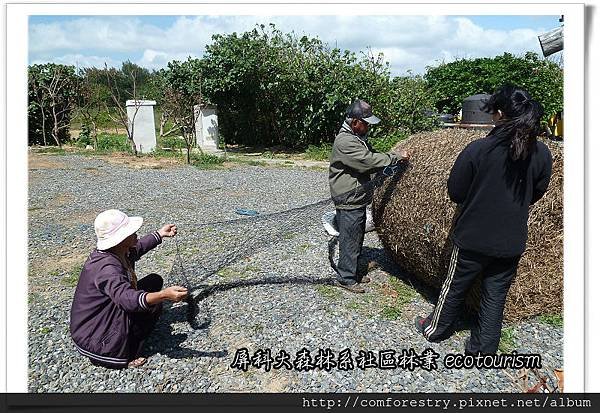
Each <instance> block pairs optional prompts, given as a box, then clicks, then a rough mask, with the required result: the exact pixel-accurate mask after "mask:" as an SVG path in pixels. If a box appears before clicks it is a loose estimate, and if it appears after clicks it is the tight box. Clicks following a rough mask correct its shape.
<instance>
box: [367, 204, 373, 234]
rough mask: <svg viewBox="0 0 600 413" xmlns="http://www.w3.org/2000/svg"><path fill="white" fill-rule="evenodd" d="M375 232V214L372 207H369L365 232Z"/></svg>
mask: <svg viewBox="0 0 600 413" xmlns="http://www.w3.org/2000/svg"><path fill="white" fill-rule="evenodd" d="M371 231H375V223H374V222H373V212H372V211H371V205H369V206H367V222H366V223H365V232H371Z"/></svg>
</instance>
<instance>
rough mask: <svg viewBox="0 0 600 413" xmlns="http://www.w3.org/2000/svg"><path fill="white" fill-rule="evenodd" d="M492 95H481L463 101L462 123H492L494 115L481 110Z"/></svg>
mask: <svg viewBox="0 0 600 413" xmlns="http://www.w3.org/2000/svg"><path fill="white" fill-rule="evenodd" d="M489 98H490V95H486V94H480V95H473V96H469V97H468V98H466V99H465V100H463V104H462V119H461V121H460V123H468V124H477V125H486V124H491V123H492V114H491V113H487V112H484V111H482V110H481V107H482V106H483V104H484V102H485V101H486V100H487V99H489Z"/></svg>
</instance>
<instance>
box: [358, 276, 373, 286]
mask: <svg viewBox="0 0 600 413" xmlns="http://www.w3.org/2000/svg"><path fill="white" fill-rule="evenodd" d="M359 282H360V283H361V284H367V283H370V282H371V277H369V276H368V275H365V276H364V277H362V278H361V279H360V281H359Z"/></svg>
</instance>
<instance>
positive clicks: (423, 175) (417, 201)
mask: <svg viewBox="0 0 600 413" xmlns="http://www.w3.org/2000/svg"><path fill="white" fill-rule="evenodd" d="M486 133H487V132H486V131H476V130H465V129H442V130H438V131H434V132H426V133H419V134H416V135H413V136H411V137H410V138H409V139H407V140H405V141H403V142H401V143H400V144H399V145H398V147H400V148H404V149H407V150H409V151H410V152H411V161H410V165H409V167H408V168H407V170H406V171H405V172H404V173H403V174H398V175H397V176H395V177H393V178H391V179H389V180H388V181H387V182H386V183H385V184H384V185H382V186H381V187H380V188H378V189H377V191H376V192H375V194H374V200H373V217H374V220H375V224H376V226H377V232H378V234H379V238H380V239H381V241H382V243H383V245H384V247H385V248H386V250H387V251H388V252H389V253H390V254H391V256H392V257H393V258H394V260H395V261H396V262H397V264H399V265H400V266H401V267H402V268H403V269H404V270H405V271H407V272H408V273H409V274H412V275H414V276H415V277H417V278H418V279H420V280H421V281H423V282H424V283H425V284H427V285H430V286H432V287H435V288H438V289H439V288H440V287H441V285H442V283H443V282H444V279H445V277H446V273H447V266H448V263H449V260H450V252H451V247H452V245H451V240H450V238H449V233H450V230H451V227H452V224H453V219H454V214H455V212H456V204H454V203H453V202H452V201H450V198H449V197H448V192H447V187H446V183H447V181H448V176H449V175H450V169H451V168H452V165H453V164H454V161H455V160H456V157H457V156H458V154H459V153H460V151H461V150H462V149H463V148H464V147H465V146H466V145H467V144H468V143H469V142H471V141H473V140H474V139H477V138H480V137H483V136H485V135H486ZM544 143H546V144H547V145H548V147H549V148H550V150H551V152H552V156H553V166H552V178H551V180H550V186H549V188H548V192H546V194H545V195H544V197H543V198H542V199H541V200H539V201H538V202H537V203H536V204H535V205H534V206H533V207H531V209H530V213H529V222H528V225H529V236H528V241H527V249H526V251H525V253H524V254H523V256H522V258H521V261H520V263H519V268H518V271H517V276H516V278H515V280H514V282H513V285H512V287H511V289H510V291H509V294H508V298H507V302H506V307H505V312H504V318H505V320H507V321H509V322H513V321H517V320H521V319H526V318H530V317H532V316H535V315H539V314H550V313H561V312H562V302H563V149H562V145H560V144H557V143H555V142H551V141H548V140H544ZM478 303H479V285H478V283H475V284H474V286H473V288H472V289H471V292H470V293H469V296H468V298H467V307H470V308H471V309H474V308H476V307H477V306H478Z"/></svg>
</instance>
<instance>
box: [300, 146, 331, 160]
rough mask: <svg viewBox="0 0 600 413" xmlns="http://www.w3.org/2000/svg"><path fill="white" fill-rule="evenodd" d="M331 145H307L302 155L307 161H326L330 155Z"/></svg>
mask: <svg viewBox="0 0 600 413" xmlns="http://www.w3.org/2000/svg"><path fill="white" fill-rule="evenodd" d="M331 148H332V145H331V144H330V143H322V144H320V145H308V148H307V149H306V151H304V153H305V154H306V157H307V158H308V159H312V160H315V161H328V160H329V156H330V155H331Z"/></svg>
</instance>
